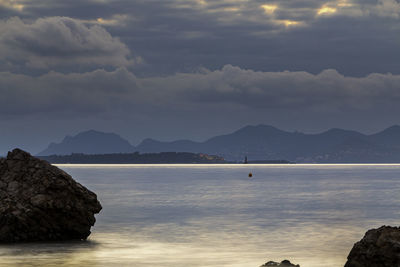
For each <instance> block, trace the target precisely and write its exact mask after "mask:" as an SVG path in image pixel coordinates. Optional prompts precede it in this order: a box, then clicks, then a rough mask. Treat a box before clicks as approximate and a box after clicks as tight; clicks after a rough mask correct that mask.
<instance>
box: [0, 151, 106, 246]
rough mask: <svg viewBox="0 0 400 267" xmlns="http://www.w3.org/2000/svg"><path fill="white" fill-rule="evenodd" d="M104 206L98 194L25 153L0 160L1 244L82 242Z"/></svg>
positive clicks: (16, 153) (9, 155) (9, 154)
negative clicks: (57, 241)
mask: <svg viewBox="0 0 400 267" xmlns="http://www.w3.org/2000/svg"><path fill="white" fill-rule="evenodd" d="M100 210H101V205H100V203H99V201H98V200H97V196H96V194H95V193H93V192H91V191H89V190H88V189H87V188H85V187H84V186H82V185H81V184H79V183H77V182H76V181H75V180H74V179H73V178H72V177H71V176H70V175H68V174H67V173H65V172H64V171H62V170H60V169H59V168H57V167H55V166H52V165H50V164H49V163H48V162H46V161H43V160H40V159H38V158H35V157H33V156H31V155H30V154H29V153H27V152H24V151H22V150H20V149H14V150H13V151H12V152H9V153H8V155H7V158H2V159H0V242H22V241H24V242H25V241H51V240H80V239H81V240H82V239H86V238H87V237H88V236H89V235H90V228H91V226H93V225H94V223H95V221H96V220H95V217H94V214H97V213H99V212H100Z"/></svg>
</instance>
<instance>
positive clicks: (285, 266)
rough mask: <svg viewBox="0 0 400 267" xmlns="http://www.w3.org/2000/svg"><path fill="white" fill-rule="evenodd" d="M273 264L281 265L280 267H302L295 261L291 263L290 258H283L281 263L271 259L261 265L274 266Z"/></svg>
mask: <svg viewBox="0 0 400 267" xmlns="http://www.w3.org/2000/svg"><path fill="white" fill-rule="evenodd" d="M273 266H279V267H300V265H298V264H297V265H295V264H293V263H291V262H290V261H288V260H283V261H282V262H281V263H278V262H275V261H269V262H267V263H265V264H263V265H261V266H260V267H273Z"/></svg>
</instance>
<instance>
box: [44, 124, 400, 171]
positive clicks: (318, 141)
mask: <svg viewBox="0 0 400 267" xmlns="http://www.w3.org/2000/svg"><path fill="white" fill-rule="evenodd" d="M135 151H138V152H140V153H158V152H192V153H206V154H210V155H218V156H222V157H224V158H225V159H227V160H230V161H242V160H243V159H244V157H245V156H247V157H248V158H249V160H278V159H282V160H289V161H292V162H299V163H300V162H307V163H313V162H315V163H397V162H400V126H397V125H395V126H392V127H389V128H387V129H385V130H383V131H381V132H379V133H376V134H371V135H366V134H362V133H360V132H357V131H349V130H343V129H337V128H335V129H330V130H328V131H325V132H322V133H319V134H305V133H301V132H288V131H283V130H280V129H277V128H275V127H272V126H268V125H257V126H246V127H243V128H241V129H239V130H237V131H235V132H233V133H230V134H226V135H220V136H215V137H212V138H210V139H208V140H206V141H204V142H194V141H190V140H177V141H173V142H162V141H157V140H154V139H145V140H143V141H142V142H141V143H140V144H138V145H137V146H133V145H131V144H130V143H129V142H128V141H127V140H125V139H123V138H122V137H120V136H118V135H116V134H113V133H102V132H97V131H93V130H91V131H87V132H82V133H79V134H78V135H76V136H73V137H71V136H67V137H65V138H64V140H63V141H62V142H61V143H59V144H55V143H52V144H50V145H49V147H48V148H47V149H45V150H44V151H42V152H40V153H39V154H38V155H40V156H45V155H68V154H71V153H85V154H106V153H132V152H135Z"/></svg>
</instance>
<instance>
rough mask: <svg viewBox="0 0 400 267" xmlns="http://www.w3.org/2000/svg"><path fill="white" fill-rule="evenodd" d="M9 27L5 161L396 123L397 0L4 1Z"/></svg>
mask: <svg viewBox="0 0 400 267" xmlns="http://www.w3.org/2000/svg"><path fill="white" fill-rule="evenodd" d="M0 18H1V20H0V94H1V96H0V119H1V132H0V153H4V151H7V150H8V149H10V148H12V147H16V146H18V147H22V148H25V149H28V150H30V151H32V152H33V153H36V152H38V151H39V150H41V149H43V148H44V147H45V146H47V144H48V143H49V142H52V141H60V140H61V139H62V138H63V137H64V136H65V135H67V134H76V133H78V132H80V131H83V130H88V129H96V130H101V131H106V132H116V133H118V134H120V135H122V136H123V137H125V138H127V139H128V140H129V141H131V142H132V143H133V144H137V143H138V142H140V141H141V140H142V139H143V138H145V137H152V138H156V139H161V140H173V139H181V138H186V139H187V138H189V139H193V140H204V139H206V138H208V137H211V136H213V135H217V134H222V133H228V132H230V131H233V130H236V129H238V128H240V127H242V126H245V125H247V124H269V125H274V126H276V127H279V128H281V129H284V130H289V131H294V130H298V131H303V132H308V133H311V132H319V131H323V130H327V129H329V128H333V127H341V128H346V129H354V130H359V131H362V132H364V133H373V132H376V131H379V130H381V129H383V128H386V127H388V126H390V125H393V124H400V117H399V112H400V105H399V103H400V2H399V1H398V0H332V1H322V0H280V1H273V0H134V1H133V0H68V1H65V0H35V1H33V0H0Z"/></svg>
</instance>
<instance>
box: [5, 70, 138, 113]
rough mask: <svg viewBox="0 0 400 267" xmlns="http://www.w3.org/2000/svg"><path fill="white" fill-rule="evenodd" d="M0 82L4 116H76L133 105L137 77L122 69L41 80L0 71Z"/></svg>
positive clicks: (62, 75)
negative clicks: (123, 104)
mask: <svg viewBox="0 0 400 267" xmlns="http://www.w3.org/2000/svg"><path fill="white" fill-rule="evenodd" d="M0 80H1V85H0V92H1V94H2V97H1V98H0V106H1V107H0V112H1V114H2V115H3V116H12V115H14V116H19V115H33V114H38V113H39V114H40V113H43V114H47V117H48V116H59V115H60V114H62V113H71V114H73V117H79V116H86V115H87V114H93V113H102V112H106V111H110V110H118V105H120V104H121V103H132V100H133V98H132V97H133V96H134V93H135V90H136V87H137V86H136V77H135V76H134V75H133V74H132V73H130V72H128V71H127V70H126V69H124V68H122V69H117V70H115V71H112V72H107V71H105V70H96V71H93V72H88V73H82V74H80V73H71V74H62V73H56V72H50V73H47V74H45V75H42V76H40V77H32V76H28V75H22V74H13V73H9V72H0ZM127 97H129V98H127ZM50 114H52V115H50Z"/></svg>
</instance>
